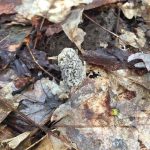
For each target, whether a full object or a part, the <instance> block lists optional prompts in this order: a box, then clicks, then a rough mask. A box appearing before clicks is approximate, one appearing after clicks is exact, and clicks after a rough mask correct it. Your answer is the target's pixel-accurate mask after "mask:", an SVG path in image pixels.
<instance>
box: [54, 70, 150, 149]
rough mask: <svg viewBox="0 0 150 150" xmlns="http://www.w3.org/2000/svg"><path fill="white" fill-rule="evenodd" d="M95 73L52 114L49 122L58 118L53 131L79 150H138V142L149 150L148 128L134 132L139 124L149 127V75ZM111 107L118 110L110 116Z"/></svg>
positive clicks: (118, 72)
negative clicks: (93, 76)
mask: <svg viewBox="0 0 150 150" xmlns="http://www.w3.org/2000/svg"><path fill="white" fill-rule="evenodd" d="M93 69H94V71H95V68H93ZM89 70H92V68H89ZM96 72H97V71H96ZM98 72H99V75H98V77H97V78H94V79H87V80H86V81H84V82H83V84H82V85H81V86H80V87H79V88H78V90H77V91H73V93H72V95H71V98H70V100H69V101H67V102H66V103H65V104H62V105H60V106H59V107H58V108H57V109H56V110H55V111H54V113H53V115H52V120H55V121H57V120H59V119H62V120H60V121H59V122H58V123H57V124H56V125H55V126H56V128H57V130H58V131H60V134H61V135H63V136H64V137H65V138H66V139H69V140H71V141H72V142H73V143H75V144H76V145H77V147H78V148H79V149H81V150H91V149H94V150H99V149H106V150H109V149H113V150H114V149H117V148H120V149H127V148H128V149H140V143H139V141H138V140H141V141H142V142H143V143H145V146H146V147H147V148H148V149H149V148H150V147H149V144H148V143H147V140H148V138H147V135H148V134H147V133H146V134H144V132H145V131H147V132H149V128H147V126H145V127H144V126H143V129H142V130H140V131H139V130H138V126H139V125H143V124H147V125H149V124H150V122H149V121H150V119H149V109H150V92H149V90H150V87H149V84H150V80H149V73H148V74H145V75H143V76H138V75H136V74H135V73H132V72H130V71H129V70H118V71H113V72H111V73H109V74H106V73H105V72H104V71H102V70H101V69H99V71H98ZM112 108H115V110H116V111H117V110H118V113H116V114H115V115H114V116H113V114H112V113H110V112H111V111H112ZM142 116H143V117H142ZM132 118H133V119H132ZM114 126H115V127H114ZM132 126H135V127H136V128H137V129H135V128H132ZM142 134H143V135H145V136H146V137H145V138H144V137H142V136H141V135H142ZM79 139H80V140H79ZM83 142H84V145H83ZM133 143H134V144H133Z"/></svg>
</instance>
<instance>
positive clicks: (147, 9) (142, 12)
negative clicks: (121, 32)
mask: <svg viewBox="0 0 150 150" xmlns="http://www.w3.org/2000/svg"><path fill="white" fill-rule="evenodd" d="M120 8H121V10H122V11H123V13H124V15H125V16H126V17H127V18H128V19H132V18H133V17H137V16H139V17H143V18H144V19H145V21H149V19H150V15H149V14H150V1H149V0H142V3H141V4H140V5H139V4H137V5H135V4H134V3H133V2H126V3H124V4H122V5H120Z"/></svg>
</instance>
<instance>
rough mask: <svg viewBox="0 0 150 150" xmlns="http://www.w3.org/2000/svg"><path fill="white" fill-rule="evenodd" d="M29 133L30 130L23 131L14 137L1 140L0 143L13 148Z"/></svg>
mask: <svg viewBox="0 0 150 150" xmlns="http://www.w3.org/2000/svg"><path fill="white" fill-rule="evenodd" d="M29 135H30V132H24V133H22V134H20V135H18V136H16V137H14V138H11V139H7V140H3V141H1V144H4V143H7V144H8V145H9V147H10V148H11V149H15V148H17V146H18V145H19V144H20V143H21V142H22V141H24V140H25V139H26V138H27V137H28V136H29Z"/></svg>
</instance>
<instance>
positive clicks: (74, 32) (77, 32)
mask: <svg viewBox="0 0 150 150" xmlns="http://www.w3.org/2000/svg"><path fill="white" fill-rule="evenodd" d="M82 13H83V9H76V10H73V11H72V12H71V14H70V15H69V17H68V18H67V19H66V20H65V22H64V23H63V25H62V28H63V30H64V32H65V33H66V35H67V36H68V37H69V39H70V40H71V41H72V42H74V43H75V44H76V46H77V47H78V48H79V50H81V44H82V42H83V41H84V36H85V35H86V33H85V32H84V31H83V30H82V29H80V28H78V25H79V24H80V23H81V22H82Z"/></svg>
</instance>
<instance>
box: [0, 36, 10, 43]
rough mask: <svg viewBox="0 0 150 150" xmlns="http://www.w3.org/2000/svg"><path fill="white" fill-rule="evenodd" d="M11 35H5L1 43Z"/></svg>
mask: <svg viewBox="0 0 150 150" xmlns="http://www.w3.org/2000/svg"><path fill="white" fill-rule="evenodd" d="M8 37H9V35H7V36H6V37H4V38H3V39H2V40H0V43H1V42H3V41H4V40H6V39H7V38H8Z"/></svg>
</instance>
